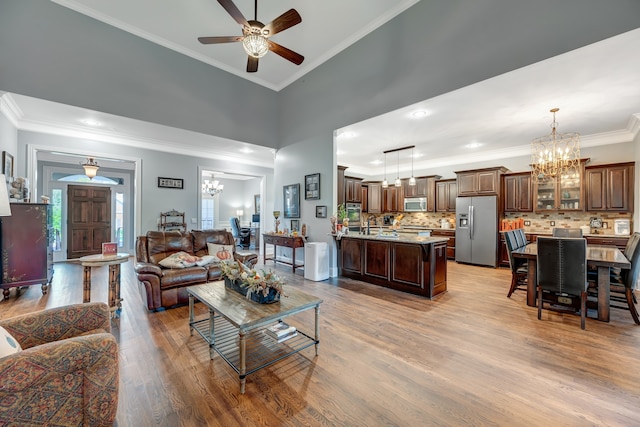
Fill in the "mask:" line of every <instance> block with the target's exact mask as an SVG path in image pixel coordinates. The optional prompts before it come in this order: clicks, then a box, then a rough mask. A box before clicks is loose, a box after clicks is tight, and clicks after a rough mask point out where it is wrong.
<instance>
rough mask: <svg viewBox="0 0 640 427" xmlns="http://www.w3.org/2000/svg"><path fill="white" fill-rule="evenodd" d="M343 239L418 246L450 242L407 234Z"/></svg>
mask: <svg viewBox="0 0 640 427" xmlns="http://www.w3.org/2000/svg"><path fill="white" fill-rule="evenodd" d="M342 238H351V239H361V240H381V241H385V240H389V241H393V242H403V243H417V244H432V243H440V242H448V241H449V239H448V238H446V237H427V236H416V235H413V234H407V233H398V234H397V235H395V236H394V235H392V234H391V233H389V234H388V235H387V233H385V234H384V235H378V234H377V233H375V234H374V233H372V234H360V233H349V234H344V235H342Z"/></svg>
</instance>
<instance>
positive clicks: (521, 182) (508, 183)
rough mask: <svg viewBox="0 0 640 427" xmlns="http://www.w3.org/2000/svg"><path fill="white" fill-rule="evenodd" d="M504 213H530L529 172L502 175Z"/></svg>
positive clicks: (531, 208)
mask: <svg viewBox="0 0 640 427" xmlns="http://www.w3.org/2000/svg"><path fill="white" fill-rule="evenodd" d="M503 182H504V189H503V191H504V211H505V212H532V211H533V203H532V200H531V172H523V173H513V174H504V175H503Z"/></svg>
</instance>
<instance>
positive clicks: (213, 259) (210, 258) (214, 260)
mask: <svg viewBox="0 0 640 427" xmlns="http://www.w3.org/2000/svg"><path fill="white" fill-rule="evenodd" d="M219 263H220V260H219V259H218V257H217V256H215V255H205V256H203V257H202V258H200V261H196V265H197V266H199V267H204V266H205V265H209V264H219Z"/></svg>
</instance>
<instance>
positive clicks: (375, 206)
mask: <svg viewBox="0 0 640 427" xmlns="http://www.w3.org/2000/svg"><path fill="white" fill-rule="evenodd" d="M367 187H368V190H367V208H368V212H369V213H382V183H380V182H370V183H369V184H368V185H367Z"/></svg>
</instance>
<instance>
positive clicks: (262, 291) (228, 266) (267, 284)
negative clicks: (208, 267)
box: [220, 261, 285, 304]
mask: <svg viewBox="0 0 640 427" xmlns="http://www.w3.org/2000/svg"><path fill="white" fill-rule="evenodd" d="M220 270H221V272H222V276H223V277H224V283H225V286H226V287H227V288H231V289H233V290H235V291H237V292H239V293H241V294H242V295H245V296H246V297H247V298H248V299H251V300H253V301H255V302H258V303H260V304H270V303H273V302H278V301H280V295H281V294H282V288H283V285H284V284H285V281H284V280H283V279H282V278H280V277H279V276H278V275H277V274H275V273H274V272H273V271H265V270H260V272H257V271H256V270H253V269H250V268H248V267H247V266H245V265H244V264H242V263H241V262H239V261H234V262H221V263H220Z"/></svg>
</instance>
